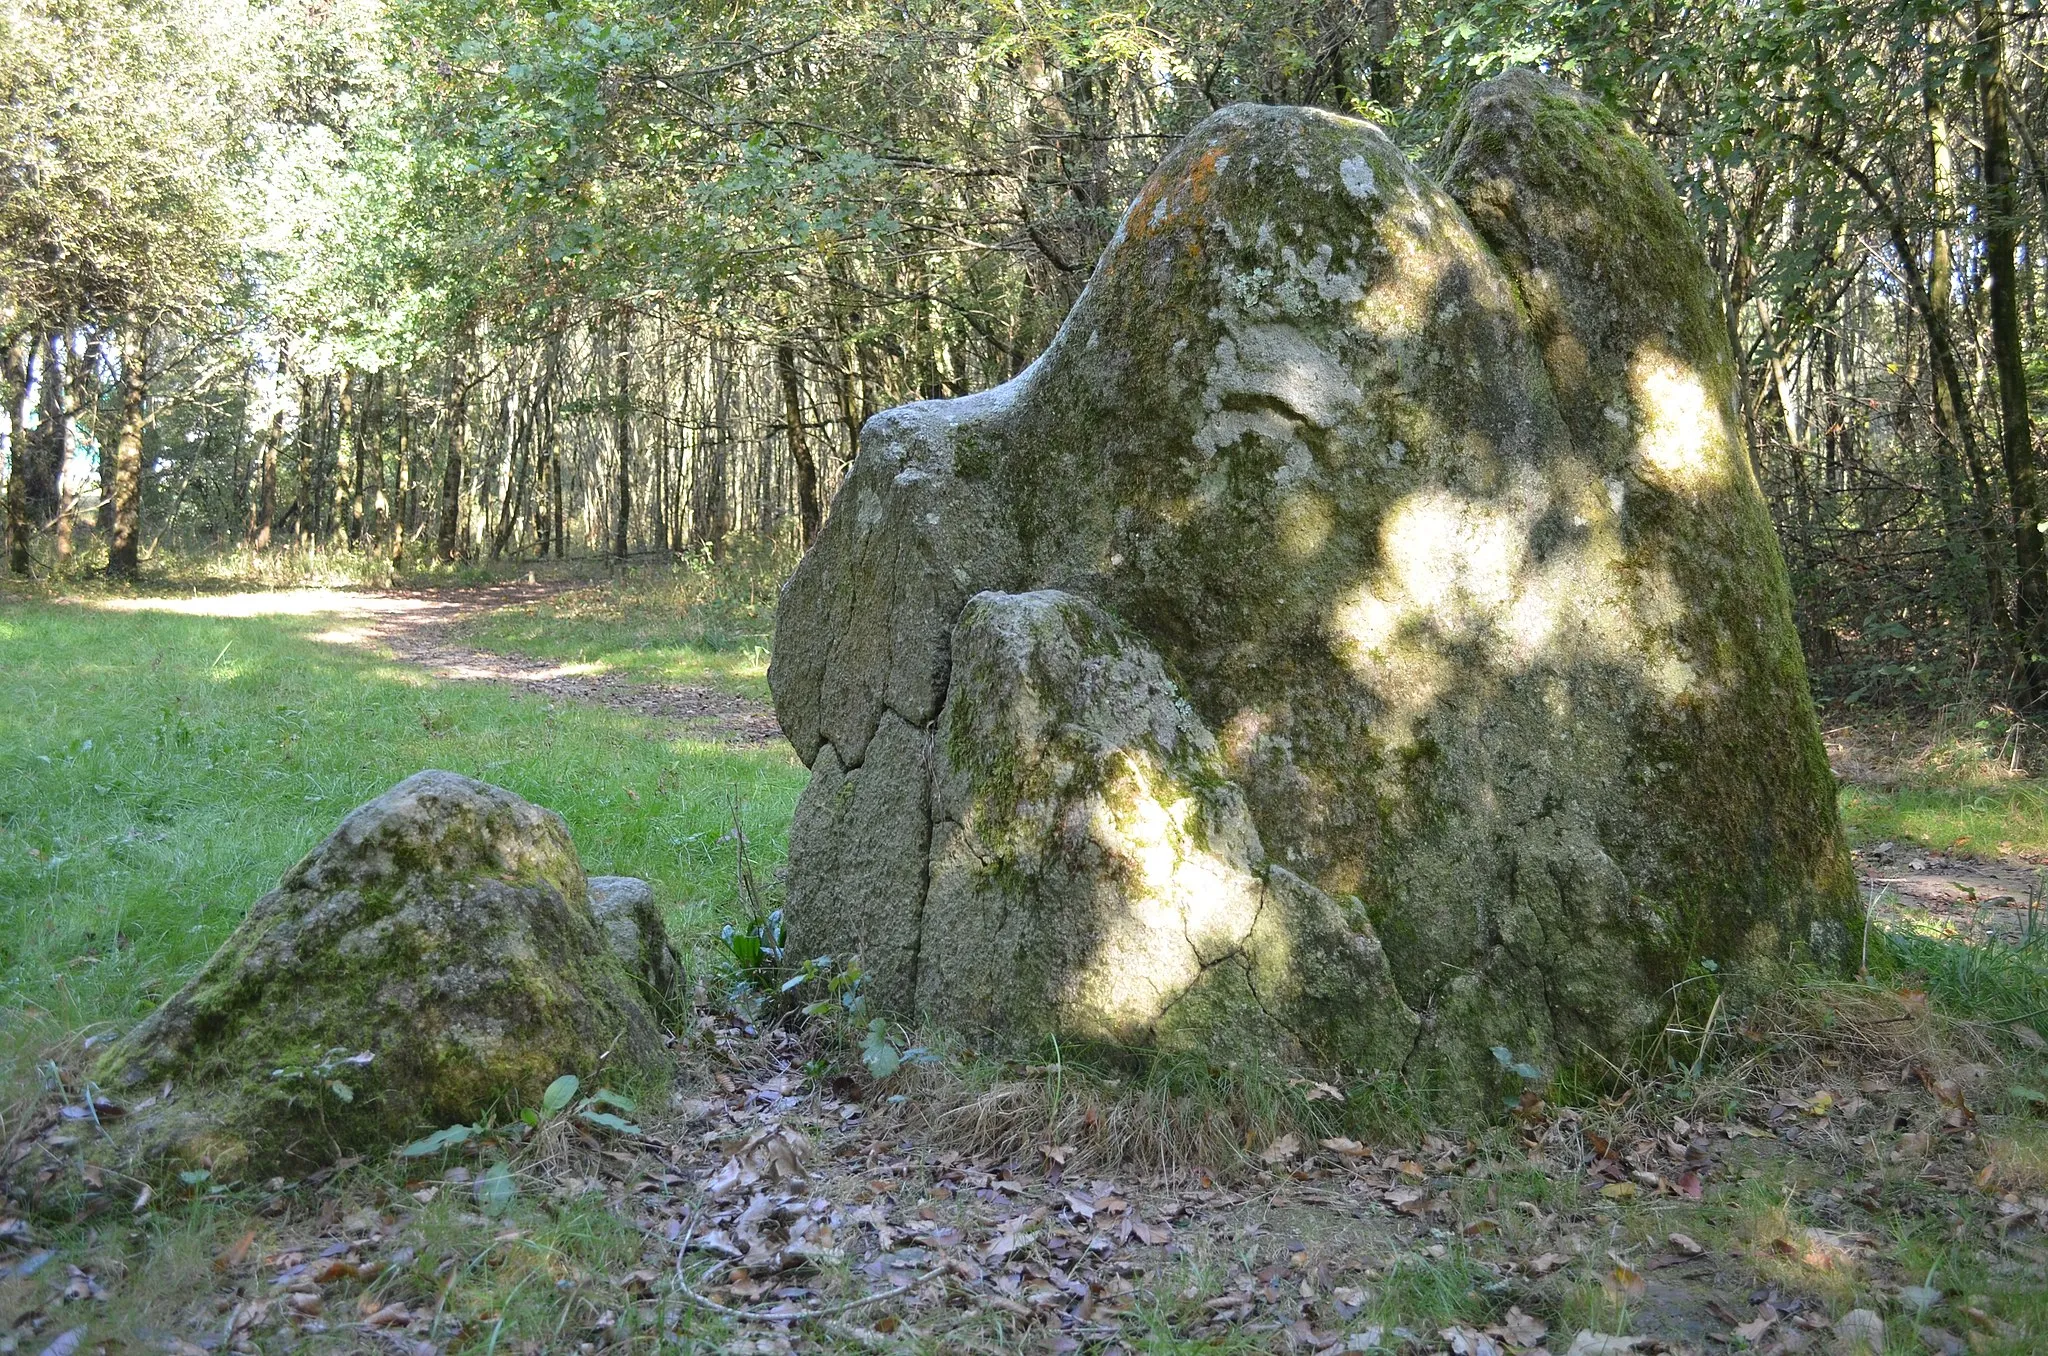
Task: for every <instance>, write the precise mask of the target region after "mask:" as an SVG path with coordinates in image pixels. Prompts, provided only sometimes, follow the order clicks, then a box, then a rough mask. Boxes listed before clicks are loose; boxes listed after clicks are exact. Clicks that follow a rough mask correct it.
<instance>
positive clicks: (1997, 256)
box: [1976, 4, 2048, 706]
mask: <svg viewBox="0 0 2048 1356" xmlns="http://www.w3.org/2000/svg"><path fill="white" fill-rule="evenodd" d="M1976 17H1977V47H1978V50H1977V60H1978V69H1977V81H1978V94H1979V97H1980V100H1981V103H1982V108H1983V132H1984V162H1983V163H1984V207H1985V211H1984V256H1985V268H1986V271H1987V272H1988V273H1989V274H1990V303H1991V349H1992V359H1993V364H1994V366H1995V367H1996V368H1997V371H1998V409H1999V415H2000V419H1999V425H2000V438H1999V452H2000V456H2001V458H2002V460H2003V461H2004V463H2005V480H2006V488H2007V492H2008V495H2009V497H2010V499H2011V502H2012V519H2013V521H2012V535H2013V570H2014V573H2015V574H2016V575H2017V576H2018V577H2017V579H2016V581H2015V582H2016V585H2017V587H2016V588H2015V590H2014V594H2015V606H2014V608H2013V624H2014V629H2015V630H2016V631H2017V632H2018V639H2019V642H2020V650H2021V653H2020V684H2021V688H2022V690H2023V693H2024V696H2025V699H2026V702H2027V704H2028V705H2029V706H2033V705H2035V704H2037V703H2039V702H2041V701H2043V700H2044V699H2048V547H2044V545H2043V543H2042V541H2041V510H2040V503H2039V495H2038V491H2037V487H2036V478H2035V470H2034V436H2033V421H2032V416H2031V413H2030V412H2029V410H2028V408H2027V378H2026V358H2025V355H2024V354H2023V353H2022V351H2021V342H2022V340H2021V332H2020V308H2019V280H2018V270H2017V265H2016V259H2015V256H2016V254H2017V249H2018V229H2017V227H2018V224H2019V195H2018V193H2017V192H2016V191H2015V185H2014V183H2013V166H2012V140H2011V131H2010V128H2009V126H2008V119H2009V117H2010V115H2011V108H2010V98H2009V93H2008V90H2007V88H2006V82H2005V40H2004V37H2003V36H2002V33H2001V30H2000V24H2001V23H2002V20H2003V16H2002V15H2000V14H1999V13H1998V12H1997V11H1996V10H1995V9H1993V10H1991V11H1989V12H1988V13H1987V11H1986V9H1985V7H1984V6H1983V5H1981V4H1980V5H1979V6H1978V7H1977V15H1976Z"/></svg>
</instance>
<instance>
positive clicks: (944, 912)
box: [770, 72, 1855, 1103]
mask: <svg viewBox="0 0 2048 1356" xmlns="http://www.w3.org/2000/svg"><path fill="white" fill-rule="evenodd" d="M1437 163H1438V165H1439V174H1438V176H1437V177H1435V178H1432V177H1431V176H1430V175H1428V174H1425V173H1424V172H1423V171H1421V170H1420V169H1418V168H1417V167H1416V166H1414V165H1413V164H1411V163H1409V161H1408V160H1407V159H1406V158H1405V157H1404V156H1403V155H1402V154H1401V153H1400V152H1399V151H1398V150H1397V149H1396V148H1395V147H1394V145H1393V144H1392V143H1391V142H1390V141H1389V140H1388V139H1387V138H1386V137H1385V136H1384V135H1383V134H1382V133H1381V132H1380V131H1379V130H1378V129H1377V128H1375V127H1373V126H1371V125H1370V124H1367V123H1363V122H1357V121H1352V120H1349V119H1344V118H1339V117H1335V116H1332V115H1329V114H1326V113H1322V112H1318V111H1315V110H1309V109H1287V108H1268V107H1253V106H1240V107H1235V108H1229V109H1225V110H1223V111H1222V112H1220V113H1218V114H1216V115H1214V116H1213V117H1211V118H1210V119H1209V120H1208V121H1206V122H1204V123H1203V124H1202V125H1201V126H1200V127H1199V128H1197V129H1196V130H1195V132H1194V133H1193V134H1192V135H1191V136H1190V137H1189V138H1188V139H1187V141H1186V142H1184V143H1183V144H1182V145H1181V146H1180V147H1179V148H1178V149H1176V150H1175V151H1174V152H1173V153H1172V154H1170V155H1169V156H1168V157H1167V158H1166V160H1165V161H1164V162H1163V163H1162V164H1161V165H1160V167H1159V169H1158V170H1157V171H1156V172H1155V173H1154V174H1153V176H1152V177H1151V179H1150V180H1149V181H1147V183H1146V184H1145V186H1144V188H1143V189H1142V190H1141V191H1140V192H1139V194H1138V195H1137V198H1136V199H1135V201H1134V202H1133V203H1132V205H1131V207H1130V209H1129V211H1128V212H1127V214H1126V216H1125V218H1124V221H1123V224H1122V226H1121V227H1120V228H1119V230H1118V232H1117V235H1116V237H1115V239H1114V240H1112V242H1111V243H1110V246H1109V248H1108V249H1107V250H1105V251H1104V253H1103V256H1102V258H1101V260H1100V262H1099V263H1098V265H1097V267H1096V271H1095V274H1094V276H1093V278H1092V280H1091V281H1090V283H1089V286H1088V288H1087V290H1086V291H1085V292H1084V294H1083V295H1082V297H1081V299H1080V301H1079V302H1078V303H1077V305H1076V306H1075V309H1074V311H1073V313H1072V314H1071V315H1070V316H1069V317H1068V320H1067V323H1066V325H1065V326H1064V328H1063V329H1062V330H1061V332H1060V334H1059V336H1058V337H1057V338H1056V339H1055V340H1054V341H1053V343H1052V345H1051V347H1050V348H1049V349H1048V350H1047V352H1046V353H1045V354H1044V355H1043V356H1042V357H1041V358H1040V359H1039V360H1038V361H1037V362H1036V363H1034V364H1033V365H1032V367H1031V368H1030V369H1029V370H1027V371H1026V372H1025V373H1024V374H1023V375H1021V376H1020V377H1018V378H1017V379H1016V380H1014V381H1012V382H1010V383H1008V384H1007V385H1005V386H1002V387H999V388H997V389H995V390H993V391H988V392H985V393H982V394H980V395H976V396H970V397H967V398H965V399H961V400H951V401H929V402H921V403H918V404H914V405H910V406H906V407H903V408H901V409H897V410H892V411H889V412H888V413H886V414H883V415H881V416H878V417H877V418H875V419H874V420H872V421H870V423H869V424H868V426H867V428H866V429H865V430H863V433H862V442H861V452H860V456H859V458H858V459H857V460H856V462H855V465H854V467H853V470H852V472H851V473H850V475H849V477H848V479H847V482H846V484H845V485H844V486H843V487H842V488H841V490H840V492H839V495H838V497H837V499H836V500H835V502H834V507H833V511H832V514H831V516H830V518H829V520H828V521H827V523H826V525H825V528H824V530H823V531H822V532H821V533H820V534H819V537H818V539H817V541H816V543H815V544H814V545H813V547H812V549H811V551H810V553H809V554H808V555H807V556H806V557H805V559H804V561H803V563H802V564H801V565H800V566H799V568H798V570H797V572H796V574H795V576H794V577H793V578H792V579H791V581H790V583H789V584H788V586H787V588H786V589H785V592H784V597H783V601H782V605H781V610H780V612H779V615H778V621H777V632H776V644H775V659H774V664H773V667H772V669H771V671H770V681H771V683H772V685H773V687H774V691H775V697H776V707H777V711H778V714H779V716H780V718H781V721H782V725H783V728H784V729H785V730H786V731H787V732H788V734H789V737H790V738H791V740H792V741H793V742H794V743H795V745H796V747H797V749H798V751H799V753H800V754H801V755H802V756H803V758H804V759H805V761H806V762H807V763H808V764H809V765H810V766H811V768H812V771H813V779H812V782H811V785H810V787H809V788H808V790H807V791H806V793H805V795H804V798H803V801H802V803H801V805H800V806H799V809H798V813H797V819H796V823H795V826H794V829H793V831H792V836H791V847H790V882H789V891H790V893H789V901H788V909H787V914H786V917H787V925H788V928H789V944H790V945H791V946H793V947H795V948H797V951H796V952H795V953H793V954H798V955H816V954H839V955H845V954H851V953H858V954H859V955H860V956H861V958H862V961H863V965H864V968H865V969H866V972H867V973H868V975H869V981H868V982H869V984H870V996H871V999H872V1000H873V1001H874V1002H875V1003H876V1004H877V1005H878V1006H879V1007H881V1008H883V1009H885V1010H891V1011H895V1012H898V1013H901V1014H903V1015H922V1016H925V1017H927V1018H930V1019H933V1020H936V1021H939V1022H941V1023H945V1024H950V1025H956V1026H960V1027H963V1028H967V1029H970V1030H973V1031H976V1032H978V1033H981V1034H983V1035H985V1036H986V1035H994V1036H997V1037H999V1038H1001V1039H1006V1040H1009V1041H1011V1042H1013V1043H1016V1044H1020V1045H1022V1044H1028V1043H1029V1042H1030V1041H1032V1040H1033V1039H1035V1038H1037V1037H1040V1036H1042V1035H1044V1034H1046V1033H1048V1032H1052V1033H1057V1034H1059V1035H1060V1036H1061V1037H1062V1038H1063V1039H1066V1038H1069V1037H1072V1038H1091V1037H1092V1038H1100V1039H1105V1040H1112V1041H1115V1042H1118V1043H1122V1044H1139V1045H1144V1044H1162V1045H1182V1046H1187V1045H1193V1046H1202V1047H1211V1048H1213V1047H1217V1046H1225V1045H1228V1046H1239V1047H1246V1048H1256V1049H1261V1050H1265V1051H1269V1052H1271V1053H1275V1054H1280V1055H1283V1056H1285V1057H1289V1058H1299V1059H1303V1060H1307V1061H1312V1062H1316V1063H1319V1064H1323V1065H1330V1066H1344V1067H1352V1068H1359V1069H1399V1070H1403V1071H1406V1072H1407V1073H1409V1074H1411V1075H1413V1076H1415V1077H1416V1078H1417V1079H1418V1080H1420V1081H1422V1082H1424V1083H1426V1084H1428V1085H1429V1086H1431V1087H1433V1088H1435V1089H1436V1090H1438V1091H1439V1092H1440V1093H1442V1094H1444V1095H1445V1096H1447V1097H1448V1098H1450V1099H1452V1100H1455V1101H1464V1102H1468V1103H1477V1102H1480V1101H1482V1100H1484V1099H1488V1098H1491V1097H1492V1096H1494V1095H1496V1094H1497V1093H1498V1092H1500V1091H1501V1090H1502V1089H1501V1087H1500V1083H1499V1080H1500V1079H1501V1077H1503V1075H1502V1073H1501V1071H1500V1068H1499V1065H1498V1062H1497V1061H1496V1060H1495V1058H1494V1057H1493V1055H1492V1054H1491V1053H1490V1051H1491V1049H1492V1047H1495V1046H1504V1047H1506V1048H1507V1049H1509V1050H1510V1051H1511V1052H1513V1054H1514V1056H1515V1058H1516V1059H1517V1060H1519V1061H1525V1062H1535V1063H1538V1064H1545V1065H1553V1066H1554V1065H1555V1063H1556V1062H1558V1061H1559V1060H1561V1059H1563V1058H1566V1057H1569V1056H1571V1055H1573V1054H1574V1053H1576V1052H1578V1051H1580V1049H1581V1047H1582V1046H1590V1047H1591V1048H1593V1049H1595V1050H1599V1051H1603V1052H1613V1051H1615V1050H1617V1049H1619V1048H1620V1047H1622V1046H1624V1045H1626V1044H1627V1043H1628V1041H1629V1040H1631V1039H1632V1038H1633V1037H1634V1036H1636V1035H1637V1034H1639V1033H1640V1032H1641V1031H1642V1030H1643V1029H1644V1028H1645V1026H1647V1025H1648V1024H1650V1023H1652V1022H1654V1021H1655V1020H1657V1018H1658V1017H1659V1016H1661V1006H1662V1005H1663V1004H1664V1003H1665V998H1664V995H1665V993H1666V991H1667V990H1668V988H1669V986H1670V985H1671V984H1673V983H1675V982H1676V981H1677V980H1679V979H1682V978H1684V977H1685V976H1686V975H1687V974H1688V973H1692V972H1694V968H1695V967H1696V966H1697V965H1698V963H1699V962H1700V961H1703V960H1711V961H1713V962H1715V964H1716V966H1718V967H1720V968H1721V969H1722V972H1723V973H1746V974H1750V975H1757V974H1762V973H1766V972H1768V971H1770V970H1771V969H1772V968H1774V967H1776V966H1778V965H1781V964H1783V963H1785V962H1788V961H1791V960H1795V959H1803V958H1809V957H1810V958H1815V959H1818V960H1820V961H1822V962H1823V963H1833V962H1835V961H1837V960H1838V959H1839V958H1840V956H1841V954H1842V951H1843V947H1844V945H1845V940H1846V936H1847V925H1848V920H1849V919H1850V918H1852V917H1853V915H1854V909H1855V895H1854V883H1853V878H1852V876H1851V874H1850V870H1849V865H1848V860H1847V856H1846V853H1845V851H1844V848H1843V843H1842V838H1841V832H1840V827H1839V824H1838V821H1837V819H1836V815H1835V808H1834V788H1833V781H1832V778H1831V777H1830V775H1829V773H1828V770H1827V766H1826V762H1825V758H1824V756H1823V753H1822V749H1821V744H1820V739H1819V733H1818V730H1817V727H1816V725H1815V721H1814V717H1813V712H1812V708H1811V704H1810V701H1809V698H1808V696H1807V690H1806V680H1805V672H1804V668H1803V664H1802V661H1801V658H1800V655H1799V650H1798V643H1797V639H1796V636H1795V635H1794V632H1793V629H1792V624H1791V619H1790V606H1789V595H1788V589H1787V585H1786V581H1785V576H1784V570H1783V566H1782V565H1781V563H1780V562H1779V559H1778V556H1777V553H1776V547H1775V543H1774V541H1773V539H1772V536H1771V529H1770V524H1769V520H1768V518H1767V516H1766V513H1765V509H1764V505H1763V502H1762V498H1761V496H1760V494H1759V493H1758V491H1757V487H1756V484H1755V482H1754V479H1753V477H1752V474H1751V471H1750V468H1749V465H1748V462H1747V459H1746V457H1745V456H1744V454H1743V452H1742V449H1741V447H1740V444H1739V442H1738V439H1737V436H1736V433H1735V428H1734V424H1733V399H1734V393H1733V370H1734V369H1733V363H1732V360H1731V357H1730V354H1729V351H1728V341H1727V335H1726V329H1725V325H1724V324H1723V321H1722V319H1721V310H1720V302H1719V299H1718V297H1717V296H1716V294H1715V291H1714V285H1713V279H1712V276H1711V274H1710V272H1709V271H1708V268H1707V266H1706V263H1705V260H1704V258H1703V256H1702V254H1701V251H1700V249H1699V246H1698V244H1697V243H1696V241H1695V240H1694V238H1693V237H1692V235H1691V232H1690V230H1689V228H1688V227H1687V225H1686V223H1685V221H1684V218H1683V215H1682V213H1681V212H1680V209H1679V204H1678V201H1677V199H1676V196H1675V195H1674V194H1673V193H1672V191H1671V189H1670V187H1669V185H1668V184H1667V183H1666V181H1665V180H1664V178H1663V176H1662V174H1661V172H1660V171H1659V170H1658V169H1657V167H1656V165H1655V163H1654V161H1653V160H1652V159H1651V157H1650V155H1649V153H1648V152H1647V150H1646V149H1645V148H1644V147H1643V145H1642V144H1641V143H1640V142H1639V141H1638V140H1637V139H1636V138H1635V137H1634V136H1633V135H1632V134H1631V133H1630V132H1629V131H1628V130H1627V129H1626V128H1625V127H1624V126H1623V125H1622V124H1621V123H1620V122H1619V121H1618V120H1617V119H1616V118H1615V117H1614V116H1613V115H1612V114H1611V113H1609V112H1607V111H1606V110H1604V109H1602V108H1600V107H1598V106H1596V105H1593V104H1591V103H1589V102H1587V101H1586V100H1584V99H1582V98H1581V97H1580V96H1578V95H1577V94H1575V93H1574V92H1572V91H1571V90H1569V89H1567V88H1565V87H1563V86H1560V85H1557V84H1555V83H1553V82H1550V81H1547V80H1545V79H1542V78H1540V77H1536V76H1533V75H1529V74H1527V73H1522V72H1516V73H1511V74H1509V75H1506V76H1503V77H1501V78H1500V79H1498V80H1495V81H1491V82H1489V83H1487V84H1485V85H1482V86H1480V87H1479V88H1477V89H1475V90H1474V91H1473V93H1472V94H1471V95H1470V96H1469V98H1468V99H1467V101H1466V104H1465V107H1464V108H1463V110H1462V111H1461V112H1460V114H1459V116H1458V117H1457V119H1456V120H1455V121H1454V123H1453V125H1452V127H1451V129H1450V131H1449V132H1448V133H1447V135H1446V139H1445V143H1444V145H1443V147H1442V148H1441V150H1440V153H1439V156H1438V160H1437Z"/></svg>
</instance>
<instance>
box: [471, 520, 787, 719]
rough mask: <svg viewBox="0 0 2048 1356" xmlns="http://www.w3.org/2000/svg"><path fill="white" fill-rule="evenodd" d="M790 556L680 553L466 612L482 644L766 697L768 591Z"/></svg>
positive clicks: (749, 550)
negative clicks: (534, 597) (514, 602)
mask: <svg viewBox="0 0 2048 1356" xmlns="http://www.w3.org/2000/svg"><path fill="white" fill-rule="evenodd" d="M794 563H795V562H794V560H793V559H792V558H791V557H790V556H789V554H788V552H787V551H786V550H784V549H782V548H779V547H777V546H774V545H772V544H762V545H753V546H747V547H736V548H735V549H734V552H733V554H732V556H731V557H730V558H728V559H727V560H725V561H723V562H719V563H715V564H714V563H713V562H711V561H709V560H706V559H703V558H701V557H685V558H683V559H680V560H678V561H677V562H676V563H674V564H672V565H664V566H642V567H640V568H638V569H636V570H635V571H634V572H632V573H631V574H627V575H622V576H620V577H618V578H616V579H610V580H603V581H597V582H592V583H589V584H585V585H583V586H581V587H576V588H571V589H569V590H567V591H564V592H562V593H557V594H554V595H552V596H550V597H548V598H546V599H545V600H542V601H539V602H535V603H530V604H527V605H524V606H520V607H509V608H504V609H501V610H499V611H495V612H492V613H489V614H487V615H484V616H481V617H478V618H475V619H474V620H472V621H471V622H469V623H468V624H467V625H465V626H464V627H462V628H461V630H460V631H459V633H458V634H460V636H461V637H462V639H463V640H465V641H467V642H468V643H469V644H471V645H474V646H476V647H478V648H479V649H484V650H494V651H501V652H504V651H509V652H513V653H517V654H527V655H535V656H538V657H540V658H543V659H555V660H560V661H563V662H565V663H577V664H587V665H590V666H591V669H592V671H593V672H598V673H607V674H613V675H616V676H618V677H621V678H626V679H630V680H632V681H635V682H646V683H683V684H695V685H700V686H708V687H715V688H718V689H721V690H723V691H726V692H736V693H739V694H740V695H742V696H747V697H753V698H756V699H758V700H761V701H766V700H768V645H769V642H770V641H771V640H772V639H773V636H774V631H775V599H776V592H777V589H778V588H779V586H780V583H781V581H782V579H783V578H784V576H786V575H787V574H788V572H789V569H790V567H791V566H792V565H793V564H794Z"/></svg>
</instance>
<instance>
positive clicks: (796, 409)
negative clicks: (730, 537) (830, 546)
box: [775, 339, 825, 546]
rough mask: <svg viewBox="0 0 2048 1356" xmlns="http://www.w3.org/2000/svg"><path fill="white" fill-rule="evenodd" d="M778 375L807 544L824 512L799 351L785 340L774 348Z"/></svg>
mask: <svg viewBox="0 0 2048 1356" xmlns="http://www.w3.org/2000/svg"><path fill="white" fill-rule="evenodd" d="M775 375H776V376H777V377H778V378H780V379H781V382H782V417H783V419H784V421H785V422H786V424H787V425H788V428H789V459H790V461H791V462H792V463H793V464H794V466H795V467H796V512H797V519H798V521H800V522H801V523H802V524H803V529H804V545H805V546H809V545H810V544H811V538H813V537H815V536H817V535H818V527H819V525H820V524H821V523H823V522H824V521H825V510H824V509H823V508H822V507H821V506H820V504H819V502H818V463H817V461H816V460H815V459H814V458H813V457H812V456H811V440H810V436H809V435H808V434H807V433H806V432H805V431H804V396H803V385H802V383H801V382H800V381H799V380H798V378H797V371H796V350H795V348H793V347H792V346H791V345H790V342H789V341H788V340H787V339H785V340H783V341H782V342H781V343H779V344H777V345H776V346H775Z"/></svg>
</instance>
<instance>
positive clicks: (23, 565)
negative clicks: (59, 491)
mask: <svg viewBox="0 0 2048 1356" xmlns="http://www.w3.org/2000/svg"><path fill="white" fill-rule="evenodd" d="M5 362H6V379H7V385H8V391H9V394H10V395H12V396H13V399H12V400H11V401H10V402H9V405H10V406H11V408H10V409H9V410H8V416H9V418H8V428H7V568H8V569H9V570H11V571H13V572H14V573H15V574H19V575H26V574H27V573H28V572H29V566H30V564H31V559H30V555H29V538H30V536H31V535H32V527H31V519H30V517H29V509H28V474H29V472H28V464H29V457H30V451H29V436H28V416H29V411H30V410H32V409H33V408H34V401H35V396H34V393H33V392H34V387H33V383H32V382H31V381H30V377H31V376H32V369H33V367H34V366H35V336H34V335H33V334H18V335H16V336H15V337H14V342H13V343H11V344H9V345H8V346H7V353H6V357H5Z"/></svg>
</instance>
